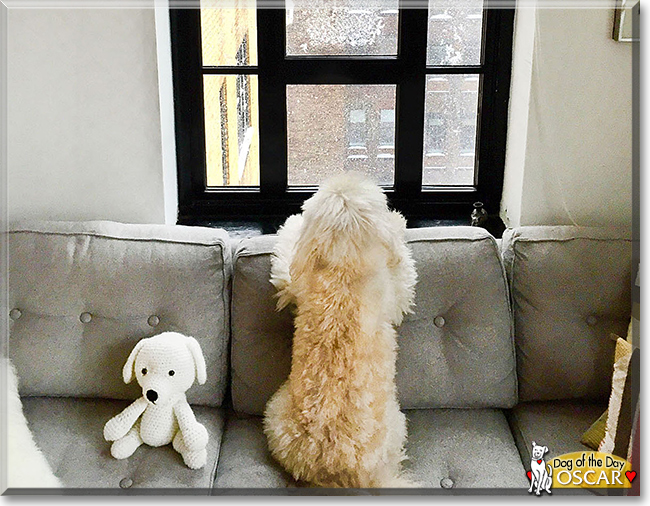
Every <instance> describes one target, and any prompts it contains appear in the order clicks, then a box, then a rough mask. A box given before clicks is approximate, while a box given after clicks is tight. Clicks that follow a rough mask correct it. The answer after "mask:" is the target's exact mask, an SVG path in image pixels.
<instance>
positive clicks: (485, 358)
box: [231, 227, 516, 415]
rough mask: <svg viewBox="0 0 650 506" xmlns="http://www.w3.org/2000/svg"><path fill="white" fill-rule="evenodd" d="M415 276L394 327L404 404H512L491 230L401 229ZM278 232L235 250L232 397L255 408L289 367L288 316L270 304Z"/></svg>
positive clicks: (507, 327)
mask: <svg viewBox="0 0 650 506" xmlns="http://www.w3.org/2000/svg"><path fill="white" fill-rule="evenodd" d="M406 237H407V240H408V243H409V246H410V248H411V250H412V251H413V256H414V259H415V262H416V268H417V271H418V279H419V280H418V284H417V286H416V306H415V312H414V314H411V315H408V316H407V317H406V318H405V320H404V322H403V323H402V325H401V327H400V329H399V338H398V339H399V354H398V362H397V385H398V390H399V398H400V402H401V405H402V407H403V408H414V407H418V408H421V407H477V406H481V407H483V406H491V407H510V406H512V405H513V404H514V402H515V401H516V377H515V358H514V345H513V342H512V334H511V318H510V307H509V303H508V294H507V284H506V280H505V275H504V272H503V267H502V264H501V261H500V258H499V252H498V249H497V246H496V242H495V240H494V238H493V237H492V236H491V235H489V234H488V233H487V232H486V231H485V230H483V229H480V228H475V227H435V228H422V229H409V230H407V235H406ZM275 240H276V237H275V236H261V237H255V238H251V239H246V240H244V241H242V242H241V243H240V244H239V246H238V247H237V248H236V250H235V253H234V255H233V298H232V349H231V354H232V355H231V356H232V396H233V406H234V408H235V410H237V411H239V412H243V413H249V414H256V415H261V414H262V413H263V412H264V407H265V405H266V402H267V401H268V399H269V397H270V396H271V395H272V394H273V393H274V392H275V391H276V390H277V389H278V387H279V386H280V385H281V384H282V382H283V381H284V380H285V378H286V377H287V376H288V374H289V370H290V367H291V340H292V334H293V322H292V317H291V313H290V311H289V310H283V311H282V312H280V313H278V312H276V311H275V304H276V298H275V289H274V287H273V286H272V285H271V283H270V281H269V278H270V268H271V253H272V251H273V247H274V245H275Z"/></svg>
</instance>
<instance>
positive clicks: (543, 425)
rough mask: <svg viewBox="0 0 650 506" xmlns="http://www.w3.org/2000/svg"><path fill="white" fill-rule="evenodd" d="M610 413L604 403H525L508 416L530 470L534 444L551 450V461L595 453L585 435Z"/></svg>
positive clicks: (520, 450) (547, 458)
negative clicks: (606, 410) (585, 439)
mask: <svg viewBox="0 0 650 506" xmlns="http://www.w3.org/2000/svg"><path fill="white" fill-rule="evenodd" d="M605 409H607V404H605V403H585V402H582V401H547V402H524V403H521V404H519V405H517V406H516V407H515V408H513V409H512V410H509V411H508V412H507V416H508V422H509V423H510V427H511V429H512V433H513V435H514V437H515V441H516V443H517V448H518V449H519V453H520V455H521V460H522V461H523V462H524V463H525V464H526V469H530V460H531V453H530V449H531V448H532V442H533V441H535V442H536V443H537V444H539V445H544V446H547V447H548V454H547V456H546V457H545V458H546V460H547V461H548V460H549V459H552V458H553V457H557V456H558V455H563V454H565V453H571V452H578V451H592V449H591V448H589V447H588V446H585V445H583V444H582V443H581V442H580V438H581V437H582V434H583V433H584V432H585V431H586V430H587V429H588V428H589V427H590V426H591V424H592V423H594V421H596V420H597V419H598V417H599V416H600V415H602V414H603V411H605Z"/></svg>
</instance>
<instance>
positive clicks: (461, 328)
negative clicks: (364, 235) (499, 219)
mask: <svg viewBox="0 0 650 506" xmlns="http://www.w3.org/2000/svg"><path fill="white" fill-rule="evenodd" d="M407 238H408V242H409V246H410V247H411V249H412V251H413V257H414V258H415V261H416V268H417V271H418V283H417V286H416V297H415V312H414V313H413V314H410V315H407V316H406V317H405V319H404V322H403V323H402V325H401V327H400V328H399V354H398V359H397V371H398V373H397V387H398V390H399V397H400V403H401V406H402V409H410V408H446V407H458V408H466V407H472V408H473V407H510V406H513V405H514V404H515V402H516V401H517V383H516V381H517V380H516V375H515V355H514V345H513V340H512V323H511V316H510V305H509V302H508V290H507V283H506V279H505V274H504V271H503V267H502V265H501V262H500V259H499V251H498V249H497V246H496V242H495V240H494V238H493V237H492V236H491V235H490V234H488V233H487V232H486V231H485V230H483V229H481V228H477V227H436V228H428V229H412V230H408V235H407ZM440 318H442V320H441V319H440ZM441 323H442V326H438V325H440V324H441Z"/></svg>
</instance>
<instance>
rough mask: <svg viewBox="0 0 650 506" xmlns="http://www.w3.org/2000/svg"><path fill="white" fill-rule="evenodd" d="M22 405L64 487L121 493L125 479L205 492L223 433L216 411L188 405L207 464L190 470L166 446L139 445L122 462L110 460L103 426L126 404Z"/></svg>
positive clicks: (30, 401)
mask: <svg viewBox="0 0 650 506" xmlns="http://www.w3.org/2000/svg"><path fill="white" fill-rule="evenodd" d="M22 401H23V407H24V411H25V417H26V418H27V421H28V423H29V426H30V429H31V430H32V433H33V434H34V438H35V439H36V442H37V444H38V446H39V447H40V448H41V449H42V450H43V452H44V454H45V456H46V458H47V460H48V462H49V464H50V466H51V468H52V470H53V471H54V474H55V475H56V476H58V477H59V478H60V479H61V481H62V482H63V485H64V486H65V487H66V488H84V489H87V488H90V489H93V488H117V489H120V482H122V483H124V482H123V481H122V480H125V481H128V480H130V481H131V482H132V484H131V486H130V488H131V489H136V488H183V489H185V488H188V487H191V488H193V489H195V490H194V491H193V492H194V493H205V494H208V493H209V492H210V490H209V489H210V487H211V486H212V482H213V481H214V476H215V468H216V464H217V459H218V457H219V450H220V443H221V438H222V434H223V423H224V422H223V420H224V417H223V412H222V410H221V409H220V408H211V407H205V406H193V410H194V414H195V415H196V418H197V420H198V421H199V422H201V423H202V424H203V425H205V428H206V429H207V430H208V433H209V435H210V439H209V442H208V448H207V450H208V462H207V464H206V465H205V467H203V468H202V469H200V470H193V469H190V468H188V467H187V466H186V465H185V464H184V463H183V458H182V457H181V455H180V454H179V453H177V452H176V451H175V450H174V449H173V448H172V447H171V445H167V446H162V447H158V448H153V447H150V446H146V445H142V446H141V447H140V448H138V449H137V450H136V451H135V453H134V454H133V455H132V456H131V457H129V458H127V459H123V460H117V459H115V458H113V457H112V456H111V454H110V447H111V443H108V442H107V441H105V440H104V437H103V429H104V424H105V423H106V422H107V421H108V420H109V419H110V418H111V417H113V416H115V415H116V414H118V413H119V412H120V411H121V410H122V409H124V408H125V407H126V406H127V405H128V402H126V401H110V400H102V399H82V398H54V397H26V398H23V399H22Z"/></svg>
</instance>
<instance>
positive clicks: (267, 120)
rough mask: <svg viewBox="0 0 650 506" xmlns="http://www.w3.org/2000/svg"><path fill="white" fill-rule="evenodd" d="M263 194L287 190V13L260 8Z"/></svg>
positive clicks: (261, 187)
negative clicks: (285, 55) (285, 60)
mask: <svg viewBox="0 0 650 506" xmlns="http://www.w3.org/2000/svg"><path fill="white" fill-rule="evenodd" d="M257 48H258V50H257V53H258V54H257V58H258V70H259V81H258V90H259V91H258V93H259V96H258V102H259V129H260V130H259V132H260V137H259V139H260V155H259V156H260V191H261V192H262V193H265V194H269V195H270V194H274V195H279V194H283V193H284V192H285V191H286V189H287V91H286V76H285V75H284V72H283V69H284V67H285V66H284V53H285V12H284V10H283V9H269V8H264V7H263V2H260V1H259V0H258V9H257Z"/></svg>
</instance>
